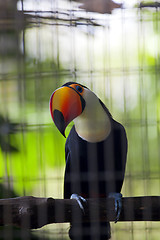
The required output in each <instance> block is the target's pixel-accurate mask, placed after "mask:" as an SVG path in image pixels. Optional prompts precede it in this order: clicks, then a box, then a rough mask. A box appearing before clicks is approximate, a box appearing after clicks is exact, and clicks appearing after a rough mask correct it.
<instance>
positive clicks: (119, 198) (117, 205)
mask: <svg viewBox="0 0 160 240" xmlns="http://www.w3.org/2000/svg"><path fill="white" fill-rule="evenodd" d="M108 197H109V198H114V201H115V212H116V219H115V223H116V222H118V220H119V217H120V214H121V209H122V194H121V193H116V192H115V193H114V192H113V193H109V195H108Z"/></svg>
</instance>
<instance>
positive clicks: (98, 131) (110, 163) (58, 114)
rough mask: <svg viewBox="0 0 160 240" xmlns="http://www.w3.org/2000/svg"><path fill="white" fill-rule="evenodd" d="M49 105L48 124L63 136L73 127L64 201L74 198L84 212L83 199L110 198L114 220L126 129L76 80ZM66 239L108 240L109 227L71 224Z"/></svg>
mask: <svg viewBox="0 0 160 240" xmlns="http://www.w3.org/2000/svg"><path fill="white" fill-rule="evenodd" d="M49 105H50V113H51V117H52V120H53V122H54V124H55V125H56V127H57V128H58V130H59V131H60V133H61V134H62V135H63V136H64V137H66V135H65V129H66V127H67V126H68V124H69V123H70V122H72V121H73V123H74V124H73V126H72V128H71V130H70V133H69V135H68V137H67V139H66V143H65V161H66V166H65V174H64V198H65V199H69V198H71V199H72V198H74V199H76V200H77V203H78V204H79V207H80V208H81V210H82V212H83V213H84V214H85V209H86V206H87V200H86V199H87V198H96V199H97V198H98V199H101V198H107V197H111V198H114V201H115V211H116V219H115V222H117V221H118V219H119V216H120V212H121V208H122V200H121V198H122V194H121V188H122V184H123V181H124V175H125V167H126V159H127V149H128V140H127V135H126V131H125V128H124V127H123V125H122V124H120V123H119V122H117V121H116V120H114V119H113V117H112V115H111V113H110V112H109V110H108V108H107V107H106V106H105V104H104V103H103V102H102V101H101V100H100V98H99V97H98V96H97V95H96V94H95V93H94V92H93V91H91V90H90V89H89V88H88V87H86V86H84V85H82V84H80V83H77V82H67V83H65V84H63V85H62V86H61V87H59V88H58V89H56V90H55V91H54V92H53V93H52V95H51V97H50V104H49ZM69 237H70V239H72V240H75V239H76V240H80V239H81V240H103V239H105V240H107V239H110V237H111V228H110V223H109V222H100V220H97V223H92V222H87V223H86V222H81V223H80V224H78V223H74V222H71V225H70V229H69Z"/></svg>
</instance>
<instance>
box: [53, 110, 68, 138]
mask: <svg viewBox="0 0 160 240" xmlns="http://www.w3.org/2000/svg"><path fill="white" fill-rule="evenodd" d="M53 117H54V123H55V125H56V127H57V128H58V130H59V131H60V132H61V134H62V135H63V136H64V137H66V136H65V129H66V124H65V121H64V116H63V114H62V113H61V112H60V111H59V110H57V109H56V110H54V112H53Z"/></svg>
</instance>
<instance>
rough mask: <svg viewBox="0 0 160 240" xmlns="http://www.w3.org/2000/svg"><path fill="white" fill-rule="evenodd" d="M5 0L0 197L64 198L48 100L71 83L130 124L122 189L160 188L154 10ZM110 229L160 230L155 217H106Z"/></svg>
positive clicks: (6, 232)
mask: <svg viewBox="0 0 160 240" xmlns="http://www.w3.org/2000/svg"><path fill="white" fill-rule="evenodd" d="M3 2H4V1H0V8H1V9H0V102H1V104H0V146H1V150H0V162H1V164H0V165H1V168H0V194H1V195H0V197H1V198H8V197H15V196H22V195H34V196H39V197H49V196H52V197H54V198H62V197H63V178H64V168H65V160H64V159H65V156H64V145H65V140H64V139H63V137H62V136H61V135H60V134H59V133H58V131H57V129H56V128H55V127H54V125H53V123H52V121H51V117H50V115H49V107H48V105H49V98H50V95H51V93H52V92H53V91H54V90H55V89H57V88H58V87H60V86H61V85H62V84H63V83H65V82H68V81H77V82H80V83H82V84H84V85H86V86H87V87H89V88H91V89H92V90H93V91H94V92H95V93H96V94H97V95H98V96H99V97H100V99H102V100H103V102H104V103H105V104H106V106H107V107H108V109H109V110H110V112H111V113H112V116H113V117H114V119H116V120H118V121H119V122H121V123H122V124H123V125H124V127H125V129H126V132H127V136H128V142H129V150H128V157H127V169H126V174H125V181H124V184H123V188H122V193H123V195H124V196H142V195H148V196H149V195H159V194H160V150H159V145H160V128H159V121H160V111H159V104H160V95H159V92H160V91H159V89H160V84H159V74H160V71H159V65H160V57H159V49H160V37H159V26H160V25H159V18H160V14H159V8H158V7H156V8H151V9H148V8H139V7H138V4H139V2H138V1H137V2H136V1H135V4H137V5H134V7H132V8H127V7H126V8H123V9H122V8H120V9H117V10H114V11H112V14H100V13H96V12H94V13H93V12H92V13H90V12H87V11H85V9H79V8H78V5H77V3H75V2H73V1H67V0H66V1H56V0H55V1H53V0H48V1H43V0H36V1H31V0H30V1H23V0H21V1H6V3H3ZM11 2H12V3H11ZM125 4H126V3H125V2H124V5H125ZM70 129H71V126H69V127H68V129H67V134H68V133H69V131H70ZM68 229H69V225H68V224H56V225H51V226H45V227H43V228H42V229H39V230H32V231H26V230H23V229H20V230H17V229H14V228H13V227H4V228H2V229H0V231H1V234H0V239H69V237H68V233H67V232H68ZM111 229H112V239H119V240H120V239H123V238H124V237H125V238H127V239H134V240H136V239H140V238H141V239H157V238H158V236H159V223H158V222H140V223H139V222H138V223H136V222H126V223H122V222H119V223H117V224H114V223H112V224H111Z"/></svg>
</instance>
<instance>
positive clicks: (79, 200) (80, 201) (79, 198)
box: [70, 193, 87, 215]
mask: <svg viewBox="0 0 160 240" xmlns="http://www.w3.org/2000/svg"><path fill="white" fill-rule="evenodd" d="M70 199H75V200H76V201H77V203H78V205H79V207H80V209H81V210H82V212H83V214H84V215H85V207H86V204H87V200H86V199H85V198H83V197H82V196H80V195H78V194H76V193H73V194H72V195H71V197H70Z"/></svg>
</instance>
